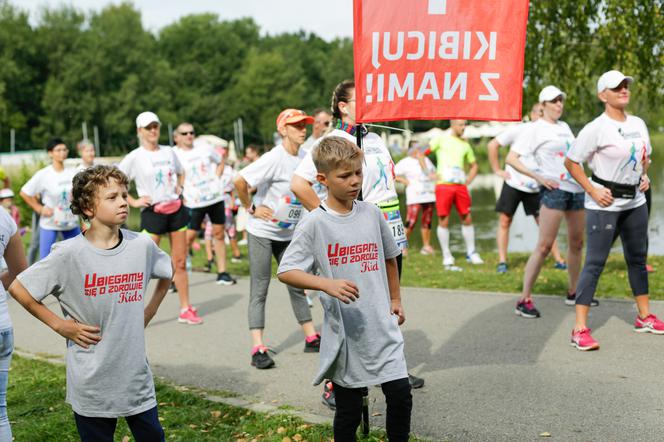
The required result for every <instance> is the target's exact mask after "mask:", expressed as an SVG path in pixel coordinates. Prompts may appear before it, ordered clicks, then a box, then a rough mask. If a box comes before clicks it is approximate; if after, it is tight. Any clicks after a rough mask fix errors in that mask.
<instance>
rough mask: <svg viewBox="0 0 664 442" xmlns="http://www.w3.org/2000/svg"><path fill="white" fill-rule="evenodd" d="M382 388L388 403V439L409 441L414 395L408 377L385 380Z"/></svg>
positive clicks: (399, 441)
mask: <svg viewBox="0 0 664 442" xmlns="http://www.w3.org/2000/svg"><path fill="white" fill-rule="evenodd" d="M381 388H382V390H383V394H384V395H385V402H386V403H387V416H386V422H385V426H386V429H387V439H388V440H389V441H390V442H401V441H408V435H409V434H410V414H411V411H412V410H413V396H412V395H411V393H410V389H411V388H410V383H409V382H408V378H403V379H397V380H395V381H390V382H385V383H384V384H383V385H381Z"/></svg>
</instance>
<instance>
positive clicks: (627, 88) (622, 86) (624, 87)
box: [611, 83, 629, 92]
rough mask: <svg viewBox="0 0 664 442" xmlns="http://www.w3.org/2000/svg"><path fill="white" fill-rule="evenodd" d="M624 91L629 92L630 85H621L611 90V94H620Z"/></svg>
mask: <svg viewBox="0 0 664 442" xmlns="http://www.w3.org/2000/svg"><path fill="white" fill-rule="evenodd" d="M623 89H626V90H629V83H620V84H619V85H618V86H616V87H613V88H611V92H620V91H622V90H623Z"/></svg>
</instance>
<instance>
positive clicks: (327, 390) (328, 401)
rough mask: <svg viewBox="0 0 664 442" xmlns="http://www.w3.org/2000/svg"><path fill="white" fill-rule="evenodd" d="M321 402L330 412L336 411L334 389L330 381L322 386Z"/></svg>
mask: <svg viewBox="0 0 664 442" xmlns="http://www.w3.org/2000/svg"><path fill="white" fill-rule="evenodd" d="M322 400H323V405H325V406H326V407H327V408H329V409H330V410H336V409H337V401H336V400H335V398H334V389H333V386H332V382H331V381H326V382H325V384H323V396H322Z"/></svg>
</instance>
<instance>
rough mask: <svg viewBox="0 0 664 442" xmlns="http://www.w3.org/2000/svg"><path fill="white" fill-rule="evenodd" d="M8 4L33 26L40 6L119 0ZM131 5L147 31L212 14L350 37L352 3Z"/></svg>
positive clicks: (270, 29) (143, 1) (94, 6)
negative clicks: (24, 12) (27, 16)
mask: <svg viewBox="0 0 664 442" xmlns="http://www.w3.org/2000/svg"><path fill="white" fill-rule="evenodd" d="M10 2H11V3H12V4H14V5H17V6H18V7H20V8H22V9H26V10H28V11H29V12H30V16H31V20H32V22H33V23H36V22H37V21H38V17H39V10H40V9H41V8H42V7H44V6H47V7H57V6H60V5H62V4H66V5H71V6H74V7H75V8H77V9H81V10H84V11H90V10H96V11H98V10H100V9H102V8H103V7H104V6H106V5H110V4H118V3H121V1H119V0H69V1H62V0H10ZM132 3H133V4H134V6H135V7H136V8H138V9H139V10H140V11H141V15H142V17H143V25H144V26H145V27H146V28H147V29H149V30H151V31H158V30H159V29H160V28H162V27H164V26H166V25H169V24H171V23H173V22H175V21H177V20H178V18H180V17H182V16H185V15H189V14H199V13H203V12H213V13H216V14H218V15H219V17H220V18H221V19H222V20H224V19H237V18H242V17H252V18H253V19H254V21H256V23H258V25H259V26H260V27H261V30H262V32H263V33H269V34H280V33H283V32H296V31H298V30H301V29H303V30H305V31H309V32H314V33H315V34H317V35H318V36H320V37H322V38H324V39H325V40H328V41H329V40H332V39H334V38H335V37H352V34H353V1H352V0H327V1H324V0H189V1H183V0H134V1H133V2H132Z"/></svg>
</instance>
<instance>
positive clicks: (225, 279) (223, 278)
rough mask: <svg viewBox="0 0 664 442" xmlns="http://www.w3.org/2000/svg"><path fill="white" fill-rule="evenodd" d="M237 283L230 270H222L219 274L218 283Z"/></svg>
mask: <svg viewBox="0 0 664 442" xmlns="http://www.w3.org/2000/svg"><path fill="white" fill-rule="evenodd" d="M236 283H237V281H236V280H235V279H233V277H232V276H231V275H229V274H228V272H221V273H218V274H217V284H218V285H233V284H236Z"/></svg>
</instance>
